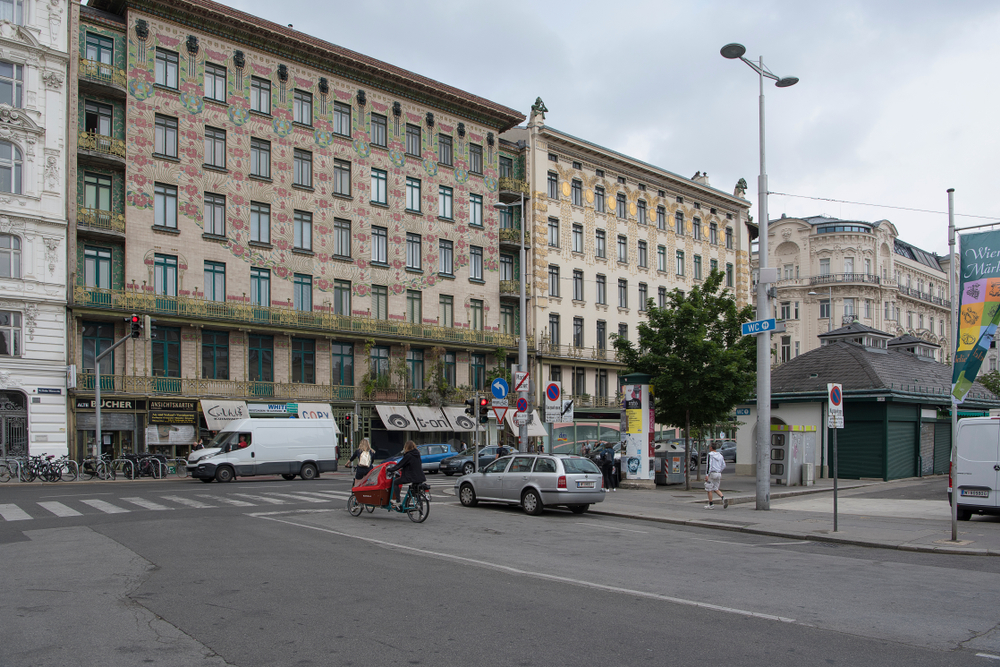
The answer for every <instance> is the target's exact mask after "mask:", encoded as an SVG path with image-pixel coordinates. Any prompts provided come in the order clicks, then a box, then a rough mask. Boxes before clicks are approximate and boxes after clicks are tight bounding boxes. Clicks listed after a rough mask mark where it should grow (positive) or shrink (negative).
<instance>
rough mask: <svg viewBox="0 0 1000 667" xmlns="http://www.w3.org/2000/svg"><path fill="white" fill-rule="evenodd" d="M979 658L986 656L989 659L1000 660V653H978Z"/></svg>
mask: <svg viewBox="0 0 1000 667" xmlns="http://www.w3.org/2000/svg"><path fill="white" fill-rule="evenodd" d="M976 657H977V658H986V659H987V660H1000V655H993V654H992V653H977V654H976Z"/></svg>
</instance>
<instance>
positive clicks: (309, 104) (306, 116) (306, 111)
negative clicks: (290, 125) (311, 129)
mask: <svg viewBox="0 0 1000 667" xmlns="http://www.w3.org/2000/svg"><path fill="white" fill-rule="evenodd" d="M348 113H350V111H348ZM336 118H337V115H336V112H334V121H336ZM292 120H293V121H295V122H296V123H302V124H303V125H312V124H313V96H312V94H310V93H307V92H305V91H302V90H296V91H295V93H294V94H293V101H292ZM334 131H336V126H334Z"/></svg>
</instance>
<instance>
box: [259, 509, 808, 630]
mask: <svg viewBox="0 0 1000 667" xmlns="http://www.w3.org/2000/svg"><path fill="white" fill-rule="evenodd" d="M248 516H253V517H259V518H261V519H265V520H267V521H277V522H278V523H286V524H288V525H290V526H298V527H299V528H306V529H308V530H316V531H319V532H321V533H329V534H331V535H338V536H340V537H346V538H349V539H352V540H359V541H361V542H368V543H369V544H377V545H379V546H383V547H388V548H390V549H399V550H400V551H409V552H413V553H419V554H424V555H427V556H433V557H435V558H443V559H445V560H451V561H456V562H459V563H466V564H469V565H475V566H477V567H483V568H487V569H489V570H490V571H492V572H496V571H498V570H499V571H502V572H508V573H510V574H517V575H521V576H524V577H532V578H534V579H544V580H546V581H555V582H557V583H562V584H570V585H572V586H580V587H581V588H591V589H595V590H599V591H605V592H608V593H624V594H625V595H632V596H635V597H640V598H646V599H652V600H660V601H662V602H672V603H674V604H680V605H685V606H689V607H699V608H701V609H708V610H711V611H721V612H724V613H727V614H737V615H740V616H748V617H752V618H762V619H765V620H769V621H778V622H780V623H796V624H798V625H809V624H807V623H799V622H798V621H796V620H795V619H794V618H785V617H784V616H774V615H772V614H763V613H760V612H756V611H748V610H746V609H737V608H735V607H723V606H721V605H717V604H709V603H707V602H698V601H697V600H685V599H684V598H676V597H673V596H670V595H661V594H659V593H650V592H648V591H640V590H634V589H630V588H622V587H620V586H608V585H605V584H596V583H594V582H592V581H584V580H581V579H571V578H570V577H561V576H558V575H555V574H544V573H542V572H532V571H530V570H520V569H518V568H516V567H510V566H508V565H503V564H501V563H490V562H488V561H484V560H477V559H475V558H465V557H464V556H456V555H454V554H447V553H442V552H440V551H430V550H428V549H420V548H418V547H411V546H409V545H406V544H396V543H393V542H388V541H386V540H379V539H375V538H373V537H361V536H360V535H351V534H350V533H344V532H341V531H339V530H333V529H331V528H322V527H320V526H310V525H309V524H306V523H296V522H295V521H288V520H287V519H278V518H276V517H273V516H264V515H262V514H250V515H248ZM810 627H812V626H810Z"/></svg>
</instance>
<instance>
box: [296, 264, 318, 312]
mask: <svg viewBox="0 0 1000 667" xmlns="http://www.w3.org/2000/svg"><path fill="white" fill-rule="evenodd" d="M294 281H295V282H294V293H293V295H292V305H293V306H294V307H295V310H304V311H307V312H309V311H311V310H312V309H313V278H312V276H309V275H306V274H304V273H296V274H295V276H294Z"/></svg>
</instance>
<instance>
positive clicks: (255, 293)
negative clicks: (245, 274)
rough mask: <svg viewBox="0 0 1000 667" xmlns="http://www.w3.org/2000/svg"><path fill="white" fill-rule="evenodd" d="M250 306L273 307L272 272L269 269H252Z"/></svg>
mask: <svg viewBox="0 0 1000 667" xmlns="http://www.w3.org/2000/svg"><path fill="white" fill-rule="evenodd" d="M250 305H252V306H263V307H265V308H267V307H268V306H270V305H271V271H270V270H269V269H258V268H257V267H251V268H250Z"/></svg>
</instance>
